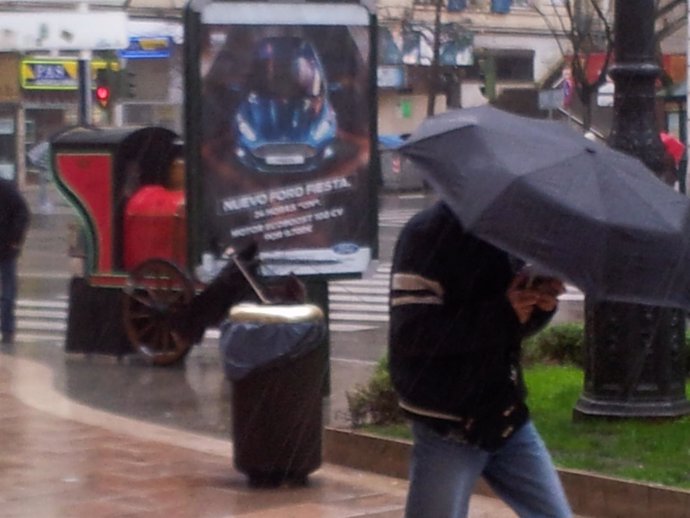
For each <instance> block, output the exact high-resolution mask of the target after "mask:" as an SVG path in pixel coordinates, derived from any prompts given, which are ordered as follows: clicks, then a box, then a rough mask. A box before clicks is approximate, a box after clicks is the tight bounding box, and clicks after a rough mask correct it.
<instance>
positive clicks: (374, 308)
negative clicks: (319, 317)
mask: <svg viewBox="0 0 690 518" xmlns="http://www.w3.org/2000/svg"><path fill="white" fill-rule="evenodd" d="M328 309H329V312H331V313H335V312H338V311H346V312H353V313H359V312H362V311H364V312H365V313H368V312H374V313H388V305H387V304H378V305H377V304H341V303H337V302H336V303H332V302H331V303H329V304H328Z"/></svg>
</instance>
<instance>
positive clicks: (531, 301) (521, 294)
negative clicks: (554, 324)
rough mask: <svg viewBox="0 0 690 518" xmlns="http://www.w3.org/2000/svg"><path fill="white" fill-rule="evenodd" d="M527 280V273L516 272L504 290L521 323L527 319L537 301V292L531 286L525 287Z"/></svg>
mask: <svg viewBox="0 0 690 518" xmlns="http://www.w3.org/2000/svg"><path fill="white" fill-rule="evenodd" d="M528 280H529V277H528V276H527V274H525V273H518V274H517V275H516V276H515V277H514V278H513V280H512V282H511V283H510V286H508V290H507V291H506V297H508V302H510V305H511V306H512V307H513V311H515V315H516V316H517V318H518V320H519V321H520V323H521V324H524V323H525V322H527V321H528V320H529V318H530V317H531V316H532V312H533V311H534V306H535V304H537V302H538V301H539V292H538V291H537V290H535V289H533V288H527V282H528Z"/></svg>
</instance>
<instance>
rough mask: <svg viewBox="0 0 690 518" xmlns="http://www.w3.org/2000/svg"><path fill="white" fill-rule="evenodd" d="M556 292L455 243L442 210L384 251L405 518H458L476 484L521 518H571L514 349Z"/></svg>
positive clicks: (419, 219) (503, 261) (454, 227)
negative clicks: (405, 472) (406, 479)
mask: <svg viewBox="0 0 690 518" xmlns="http://www.w3.org/2000/svg"><path fill="white" fill-rule="evenodd" d="M563 290H564V287H563V283H562V282H561V281H560V280H558V279H555V278H551V277H534V276H533V274H532V273H528V271H527V270H525V268H524V264H522V263H521V262H520V261H519V260H517V259H516V258H513V257H511V256H510V255H509V254H507V253H506V252H504V251H502V250H499V249H498V248H496V247H494V246H493V245H491V244H489V243H487V242H485V241H483V240H480V239H478V238H477V237H475V236H474V235H472V234H469V233H467V232H465V231H464V230H463V228H462V226H461V224H460V222H459V220H458V219H457V218H456V217H455V216H454V214H453V213H452V211H451V209H450V208H449V207H448V206H446V205H445V204H444V203H443V202H437V203H436V204H435V205H434V206H432V207H430V208H429V209H426V210H425V211H422V212H420V213H419V214H417V215H416V216H414V217H413V218H412V219H411V220H410V221H409V222H408V223H407V225H406V226H405V227H404V228H403V230H402V232H401V234H400V236H399V238H398V242H397V244H396V247H395V251H394V256H393V266H392V272H391V295H390V331H389V332H390V336H389V362H390V373H391V378H392V381H393V385H394V387H395V389H396V392H397V393H398V396H399V404H400V406H401V408H402V409H403V411H404V412H405V413H406V415H407V416H408V417H409V418H410V419H411V421H412V431H413V437H414V444H413V450H412V459H411V465H410V487H409V493H408V497H407V506H406V514H405V516H406V518H422V517H423V518H465V517H466V516H467V512H468V509H469V500H470V495H471V494H472V492H473V489H474V486H475V483H476V482H477V479H478V478H479V477H480V476H483V477H484V478H485V479H486V481H487V482H488V483H489V484H490V485H491V486H492V488H493V489H494V491H495V492H496V493H497V494H498V495H499V496H500V497H501V498H502V499H503V500H505V502H506V503H507V504H508V505H510V506H511V507H512V508H513V510H515V512H516V513H517V514H518V515H519V516H520V517H521V518H538V517H544V518H545V517H550V518H567V517H570V516H572V512H571V510H570V507H569V504H568V501H567V499H566V496H565V494H564V491H563V488H562V485H561V482H560V480H559V478H558V474H557V472H556V470H555V468H554V466H553V463H552V460H551V457H550V455H549V453H548V451H547V450H546V447H545V445H544V443H543V441H542V440H541V438H540V436H539V434H538V432H537V430H536V429H535V427H534V425H533V424H532V422H531V420H530V417H529V410H528V408H527V405H526V403H525V397H526V390H525V386H524V382H523V377H522V369H521V366H520V347H521V340H522V338H523V337H525V336H526V335H528V334H530V333H533V332H536V331H537V330H538V329H540V328H541V327H542V326H543V325H545V324H546V323H547V322H548V320H549V319H550V318H551V316H552V314H553V313H554V311H555V310H556V307H557V302H558V301H557V297H558V295H559V294H561V293H562V292H563Z"/></svg>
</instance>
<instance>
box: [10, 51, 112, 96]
mask: <svg viewBox="0 0 690 518" xmlns="http://www.w3.org/2000/svg"><path fill="white" fill-rule="evenodd" d="M108 67H110V69H111V70H114V71H117V70H119V69H120V64H119V63H118V62H117V61H110V62H109V61H105V60H93V61H91V78H92V79H94V78H95V77H96V71H97V70H103V69H106V68H108ZM20 80H21V87H22V88H24V89H25V90H77V89H78V88H79V65H78V61H77V60H76V59H51V58H29V59H24V60H22V62H21V66H20Z"/></svg>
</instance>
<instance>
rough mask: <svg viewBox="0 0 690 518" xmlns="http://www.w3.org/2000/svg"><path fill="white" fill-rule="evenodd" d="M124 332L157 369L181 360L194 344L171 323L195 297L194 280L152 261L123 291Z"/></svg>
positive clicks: (164, 263)
mask: <svg viewBox="0 0 690 518" xmlns="http://www.w3.org/2000/svg"><path fill="white" fill-rule="evenodd" d="M124 293H125V297H124V318H125V330H126V332H127V337H128V338H129V340H130V342H131V343H132V346H133V347H134V348H135V349H136V350H137V351H139V352H140V353H142V354H143V355H144V356H146V357H148V358H149V359H150V360H151V362H152V363H153V364H154V365H170V364H173V363H175V362H177V361H179V360H181V359H182V358H183V357H184V356H185V355H186V354H187V352H188V351H189V348H190V347H191V345H192V344H191V342H190V341H189V340H185V339H184V338H182V337H181V336H180V335H179V334H177V333H176V332H175V331H173V326H172V323H173V322H174V321H175V318H176V316H177V315H178V314H179V313H180V311H181V310H184V309H186V307H187V306H188V305H189V304H190V302H191V300H192V298H193V297H194V284H193V282H192V280H191V279H190V278H189V277H188V276H187V275H186V274H185V273H184V272H183V271H182V270H180V269H179V268H178V267H177V266H176V265H174V264H173V263H171V262H170V261H166V260H165V259H149V260H147V261H144V262H143V263H141V264H139V265H138V266H137V267H136V268H134V270H132V272H130V274H129V279H128V280H127V285H126V286H125V288H124Z"/></svg>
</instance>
